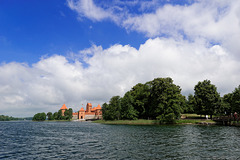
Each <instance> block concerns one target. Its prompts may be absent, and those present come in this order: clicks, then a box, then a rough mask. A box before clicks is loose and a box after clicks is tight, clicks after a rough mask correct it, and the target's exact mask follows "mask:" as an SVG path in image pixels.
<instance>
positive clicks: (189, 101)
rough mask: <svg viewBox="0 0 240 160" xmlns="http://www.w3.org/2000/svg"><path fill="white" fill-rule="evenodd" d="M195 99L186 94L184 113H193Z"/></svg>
mask: <svg viewBox="0 0 240 160" xmlns="http://www.w3.org/2000/svg"><path fill="white" fill-rule="evenodd" d="M194 106H195V99H194V96H193V95H192V94H189V95H188V99H187V101H186V107H185V109H184V113H194Z"/></svg>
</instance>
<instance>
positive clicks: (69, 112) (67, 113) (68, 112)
mask: <svg viewBox="0 0 240 160" xmlns="http://www.w3.org/2000/svg"><path fill="white" fill-rule="evenodd" d="M72 113H73V111H72V108H69V109H66V110H65V112H64V116H62V119H64V120H71V119H72Z"/></svg>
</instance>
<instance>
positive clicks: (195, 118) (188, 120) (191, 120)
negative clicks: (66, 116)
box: [94, 114, 215, 125]
mask: <svg viewBox="0 0 240 160" xmlns="http://www.w3.org/2000/svg"><path fill="white" fill-rule="evenodd" d="M182 117H184V118H182V119H179V120H177V121H176V124H215V121H213V120H210V119H204V118H203V117H202V118H201V117H200V116H199V115H197V114H183V115H182ZM94 123H102V124H124V125H159V121H157V120H146V119H139V120H114V121H105V120H97V121H94Z"/></svg>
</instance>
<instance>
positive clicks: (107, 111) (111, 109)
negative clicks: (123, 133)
mask: <svg viewBox="0 0 240 160" xmlns="http://www.w3.org/2000/svg"><path fill="white" fill-rule="evenodd" d="M102 114H103V119H104V120H119V119H120V118H121V97H120V96H113V97H112V98H111V99H110V101H109V104H107V103H104V104H103V107H102Z"/></svg>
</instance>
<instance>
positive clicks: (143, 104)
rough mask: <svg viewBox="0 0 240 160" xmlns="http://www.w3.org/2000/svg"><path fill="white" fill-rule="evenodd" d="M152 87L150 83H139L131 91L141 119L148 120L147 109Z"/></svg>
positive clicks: (135, 107)
mask: <svg viewBox="0 0 240 160" xmlns="http://www.w3.org/2000/svg"><path fill="white" fill-rule="evenodd" d="M150 89H151V88H150V86H149V84H148V83H146V84H141V83H138V84H137V85H135V86H134V87H133V88H132V89H131V90H130V94H131V95H132V98H133V100H132V101H133V104H132V105H133V107H134V109H135V110H136V111H137V114H138V118H139V119H146V118H147V117H148V116H147V115H148V113H147V112H146V108H147V107H148V102H149V100H148V99H149V95H150Z"/></svg>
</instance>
